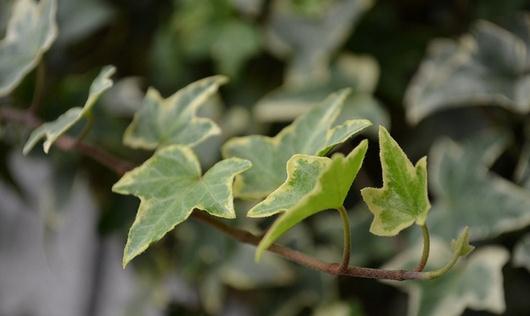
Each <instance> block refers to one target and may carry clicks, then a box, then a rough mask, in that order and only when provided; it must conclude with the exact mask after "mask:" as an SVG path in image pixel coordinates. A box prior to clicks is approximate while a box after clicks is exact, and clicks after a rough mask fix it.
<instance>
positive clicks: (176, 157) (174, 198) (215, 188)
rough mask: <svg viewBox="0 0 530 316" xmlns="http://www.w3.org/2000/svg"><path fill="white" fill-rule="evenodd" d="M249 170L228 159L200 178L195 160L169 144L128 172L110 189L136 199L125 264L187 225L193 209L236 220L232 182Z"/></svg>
mask: <svg viewBox="0 0 530 316" xmlns="http://www.w3.org/2000/svg"><path fill="white" fill-rule="evenodd" d="M250 166H251V163H250V162H249V161H247V160H243V159H239V158H230V159H226V160H222V161H220V162H218V163H217V164H215V165H214V166H213V167H212V168H210V170H208V171H207V172H206V173H205V174H204V175H202V172H201V167H200V164H199V161H198V160H197V157H196V156H195V154H194V153H193V152H192V151H191V149H190V148H189V147H186V146H181V145H171V146H167V147H164V148H162V149H160V150H158V151H157V152H155V154H154V155H153V157H151V158H150V159H148V160H147V161H146V162H145V163H143V164H142V165H141V166H140V167H138V168H136V169H134V170H132V171H129V172H127V173H126V174H125V175H124V176H123V177H122V178H121V179H120V180H119V181H118V182H117V183H116V184H114V186H113V187H112V190H113V191H114V192H116V193H120V194H132V195H135V196H138V197H139V198H140V208H139V209H138V214H137V215H136V219H135V221H134V223H133V225H132V227H131V229H130V231H129V237H128V239H127V245H126V246H125V251H124V255H123V265H124V266H125V265H127V263H128V262H129V261H131V260H132V259H133V258H134V257H136V256H137V255H139V254H140V253H142V252H143V251H145V250H146V249H147V247H149V245H150V244H151V243H153V242H155V241H157V240H159V239H161V238H162V237H163V236H164V235H165V234H166V233H167V232H169V231H170V230H172V229H173V228H174V227H175V226H176V225H177V224H179V223H181V222H183V221H184V220H186V219H187V218H188V216H190V214H191V212H192V211H193V209H195V208H197V209H200V210H204V211H206V212H208V213H209V214H211V215H214V216H218V217H224V218H234V217H235V212H234V205H233V195H232V181H233V179H234V177H235V176H236V175H237V174H239V173H241V172H243V171H245V170H247V169H248V168H250Z"/></svg>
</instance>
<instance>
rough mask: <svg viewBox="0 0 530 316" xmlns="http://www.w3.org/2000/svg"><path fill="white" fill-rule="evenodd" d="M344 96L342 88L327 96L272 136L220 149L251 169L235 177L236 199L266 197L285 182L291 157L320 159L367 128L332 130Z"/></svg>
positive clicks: (351, 125) (357, 123) (349, 125)
mask: <svg viewBox="0 0 530 316" xmlns="http://www.w3.org/2000/svg"><path fill="white" fill-rule="evenodd" d="M347 95H348V90H346V89H345V90H341V91H339V92H336V93H333V94H331V95H330V96H329V97H327V98H326V99H325V100H324V101H323V102H322V103H320V104H319V105H317V106H315V107H313V108H312V109H311V110H310V111H308V112H306V113H304V114H303V115H302V116H300V117H298V118H297V119H296V120H295V121H294V122H293V123H292V124H291V125H289V126H288V127H286V128H284V129H283V130H282V131H281V132H280V133H279V134H278V135H276V136H275V137H267V136H261V135H251V136H245V137H238V138H233V139H231V140H229V141H228V142H227V143H226V144H225V145H224V146H223V149H222V152H223V156H224V157H240V158H245V159H248V160H250V161H252V168H251V169H250V170H249V171H247V172H245V173H244V174H242V175H240V176H238V177H236V183H235V193H236V196H238V197H241V198H246V199H260V198H263V197H265V196H267V195H268V194H269V193H271V192H272V191H274V189H276V188H277V187H279V186H280V185H281V184H282V182H283V181H285V178H286V177H287V174H286V170H285V164H286V163H287V161H288V160H289V158H291V157H292V156H293V155H294V154H308V155H320V156H323V155H325V154H326V153H328V152H329V151H330V150H331V149H332V148H333V147H334V146H335V145H337V144H340V143H342V142H344V141H346V140H347V139H348V138H350V137H351V136H352V135H354V134H355V133H357V132H359V131H361V130H363V129H364V128H366V127H368V126H370V125H371V123H370V121H368V120H348V121H345V122H344V123H342V124H340V125H337V126H335V127H333V128H332V125H333V123H334V122H335V120H336V119H337V116H338V115H339V113H340V111H341V108H342V105H343V102H344V99H345V98H346V96H347Z"/></svg>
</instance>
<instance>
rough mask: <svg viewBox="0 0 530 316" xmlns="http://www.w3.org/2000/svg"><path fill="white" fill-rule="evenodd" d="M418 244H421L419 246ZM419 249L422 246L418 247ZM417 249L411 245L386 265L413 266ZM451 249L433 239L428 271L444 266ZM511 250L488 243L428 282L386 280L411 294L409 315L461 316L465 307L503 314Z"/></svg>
mask: <svg viewBox="0 0 530 316" xmlns="http://www.w3.org/2000/svg"><path fill="white" fill-rule="evenodd" d="M418 246H419V245H418ZM418 248H419V247H418ZM418 248H411V249H409V250H408V251H406V252H404V253H402V254H400V255H398V256H397V257H396V258H395V259H393V260H391V261H390V262H389V263H388V264H386V265H385V266H384V268H387V269H396V268H398V269H403V268H410V269H414V266H415V265H416V264H417V261H418V252H420V251H421V250H420V249H418ZM450 257H451V251H450V250H449V249H448V247H447V244H446V243H445V242H443V241H440V240H439V239H436V238H434V239H432V242H431V255H430V257H429V263H428V264H427V267H426V269H425V270H432V269H437V268H439V267H441V266H443V265H444V264H445V263H446V262H447V260H448V258H450ZM508 257H509V254H508V251H506V249H504V248H501V247H495V246H488V247H483V248H480V249H479V250H476V251H474V252H473V254H472V255H471V256H470V257H469V259H465V260H464V261H463V262H460V263H459V264H457V265H456V266H455V267H454V268H453V269H451V270H450V271H449V272H447V273H446V274H444V275H443V276H442V277H440V278H437V279H435V280H429V281H407V282H396V281H384V283H387V284H390V285H393V286H396V287H398V288H401V289H402V290H404V291H406V292H407V293H408V294H409V304H408V313H407V315H409V316H416V315H425V316H458V315H461V314H462V313H463V312H464V310H465V309H466V308H470V309H473V310H484V311H489V312H492V313H502V312H503V311H504V309H505V302H504V291H503V277H502V267H503V266H504V264H505V263H506V262H507V261H508Z"/></svg>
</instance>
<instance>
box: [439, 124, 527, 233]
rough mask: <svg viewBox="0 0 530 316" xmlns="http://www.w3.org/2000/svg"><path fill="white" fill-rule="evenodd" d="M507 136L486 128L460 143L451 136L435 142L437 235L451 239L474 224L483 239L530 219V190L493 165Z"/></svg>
mask: <svg viewBox="0 0 530 316" xmlns="http://www.w3.org/2000/svg"><path fill="white" fill-rule="evenodd" d="M507 141H508V138H507V137H506V135H503V134H499V133H495V132H485V133H482V134H479V135H478V136H475V137H472V138H471V139H468V140H467V141H466V142H465V143H463V144H460V145H459V144H456V143H454V142H452V141H450V140H447V139H446V140H441V141H439V142H438V143H436V144H435V145H434V146H433V148H432V150H431V153H430V156H431V169H430V174H431V181H430V183H431V188H432V191H433V193H434V195H435V196H436V201H435V203H434V204H433V207H432V211H431V215H430V225H429V226H430V227H431V232H432V233H433V234H435V235H438V236H440V237H443V238H446V239H447V238H450V237H451V236H453V235H454V234H455V233H456V232H457V231H458V230H459V229H461V227H462V226H463V225H468V226H469V227H470V228H471V232H472V235H471V239H472V240H480V239H486V238H493V237H495V236H498V235H499V234H501V233H504V232H509V231H513V230H517V229H520V228H522V227H525V226H527V225H529V224H530V194H529V193H528V191H526V190H524V189H523V188H521V187H519V186H517V185H515V184H514V183H512V182H510V181H507V180H505V179H503V178H501V177H499V176H498V175H495V174H493V173H491V172H489V170H488V168H489V167H490V166H491V165H492V164H493V163H494V161H495V160H496V158H497V157H498V156H499V155H500V154H501V153H502V151H503V149H504V148H505V146H506V144H507Z"/></svg>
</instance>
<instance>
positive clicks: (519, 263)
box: [513, 234, 530, 271]
mask: <svg viewBox="0 0 530 316" xmlns="http://www.w3.org/2000/svg"><path fill="white" fill-rule="evenodd" d="M513 265H514V266H516V267H525V268H526V269H527V270H528V271H530V234H526V235H524V236H523V237H522V238H521V239H520V240H519V241H518V242H517V244H516V245H515V248H514V250H513Z"/></svg>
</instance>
